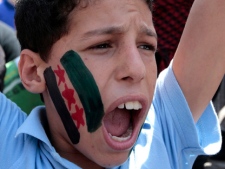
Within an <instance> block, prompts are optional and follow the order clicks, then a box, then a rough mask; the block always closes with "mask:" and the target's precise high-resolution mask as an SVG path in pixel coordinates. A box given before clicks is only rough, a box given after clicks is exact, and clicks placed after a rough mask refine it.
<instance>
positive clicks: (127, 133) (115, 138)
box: [109, 126, 133, 142]
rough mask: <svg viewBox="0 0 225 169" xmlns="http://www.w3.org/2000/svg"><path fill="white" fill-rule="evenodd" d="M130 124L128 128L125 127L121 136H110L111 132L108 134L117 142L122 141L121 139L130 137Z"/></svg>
mask: <svg viewBox="0 0 225 169" xmlns="http://www.w3.org/2000/svg"><path fill="white" fill-rule="evenodd" d="M132 130H133V129H132V126H130V127H129V128H128V129H127V132H126V133H124V134H123V135H122V136H120V137H117V136H112V134H111V133H109V136H110V137H111V138H112V139H113V140H115V141H119V142H122V141H126V140H128V139H129V138H130V137H131V134H132Z"/></svg>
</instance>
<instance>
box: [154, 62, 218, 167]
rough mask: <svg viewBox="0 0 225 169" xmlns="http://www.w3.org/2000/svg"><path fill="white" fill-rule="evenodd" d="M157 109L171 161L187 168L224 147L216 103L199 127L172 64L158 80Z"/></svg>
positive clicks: (204, 115)
mask: <svg viewBox="0 0 225 169" xmlns="http://www.w3.org/2000/svg"><path fill="white" fill-rule="evenodd" d="M155 92H156V94H155V96H156V97H155V98H154V102H153V104H154V108H155V111H156V114H157V117H158V121H159V123H160V125H161V128H162V135H163V139H164V143H165V146H166V148H167V152H168V155H169V158H170V161H171V162H172V163H173V166H174V165H175V168H179V167H181V168H187V165H192V164H193V162H194V160H195V159H196V157H197V156H198V155H201V154H208V155H211V154H215V153H217V152H218V151H219V150H220V147H221V131H220V126H219V122H218V119H217V115H216V113H215V110H214V107H213V105H212V102H210V103H209V105H208V106H207V108H206V109H205V111H204V112H203V114H202V116H201V117H200V119H199V120H198V122H197V123H195V122H194V120H193V118H192V114H191V111H190V109H189V107H188V104H187V101H186V99H185V96H184V94H183V93H182V90H181V88H180V86H179V84H178V82H177V80H176V78H175V76H174V73H173V70H172V62H171V64H170V66H169V68H168V69H166V70H165V71H163V72H162V73H161V75H160V76H159V78H158V81H157V87H156V91H155Z"/></svg>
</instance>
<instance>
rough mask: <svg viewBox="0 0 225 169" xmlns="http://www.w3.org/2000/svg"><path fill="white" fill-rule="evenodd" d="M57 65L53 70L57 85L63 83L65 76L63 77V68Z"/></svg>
mask: <svg viewBox="0 0 225 169" xmlns="http://www.w3.org/2000/svg"><path fill="white" fill-rule="evenodd" d="M57 67H58V70H54V72H55V74H56V75H57V76H58V78H59V82H58V86H59V85H60V83H61V82H63V83H65V77H64V74H65V70H63V69H61V68H60V66H59V65H58V66H57Z"/></svg>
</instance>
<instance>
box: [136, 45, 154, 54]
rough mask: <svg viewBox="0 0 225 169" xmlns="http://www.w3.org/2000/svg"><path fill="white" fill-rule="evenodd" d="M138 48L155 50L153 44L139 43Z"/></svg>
mask: <svg viewBox="0 0 225 169" xmlns="http://www.w3.org/2000/svg"><path fill="white" fill-rule="evenodd" d="M138 48H140V49H144V50H149V51H153V52H155V51H156V47H155V46H154V45H149V44H144V45H140V46H138Z"/></svg>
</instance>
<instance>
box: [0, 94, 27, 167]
mask: <svg viewBox="0 0 225 169" xmlns="http://www.w3.org/2000/svg"><path fill="white" fill-rule="evenodd" d="M25 118H26V114H25V113H23V112H22V111H21V109H20V108H19V107H18V106H17V105H16V104H15V103H13V102H11V101H10V100H9V99H7V98H6V97H5V95H4V94H2V93H1V92H0V168H9V167H10V166H11V165H12V163H13V162H14V161H16V160H18V157H19V156H20V153H21V152H22V151H21V150H22V146H20V145H19V143H18V142H16V141H15V134H16V131H17V129H18V127H19V126H20V125H21V124H22V122H23V121H24V120H25Z"/></svg>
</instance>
